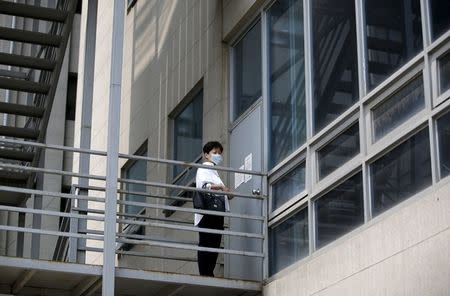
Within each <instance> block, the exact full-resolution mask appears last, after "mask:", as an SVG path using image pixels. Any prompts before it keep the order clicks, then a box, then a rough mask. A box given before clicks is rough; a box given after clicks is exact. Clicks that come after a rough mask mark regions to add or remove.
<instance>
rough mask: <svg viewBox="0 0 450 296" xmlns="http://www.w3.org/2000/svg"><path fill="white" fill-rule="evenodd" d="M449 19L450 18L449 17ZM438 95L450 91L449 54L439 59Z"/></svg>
mask: <svg viewBox="0 0 450 296" xmlns="http://www.w3.org/2000/svg"><path fill="white" fill-rule="evenodd" d="M449 18H450V16H449ZM438 63H439V93H440V94H443V93H444V92H446V91H447V90H449V89H450V52H447V53H446V54H445V55H444V56H443V57H441V58H439V60H438Z"/></svg>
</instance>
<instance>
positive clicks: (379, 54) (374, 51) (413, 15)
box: [365, 0, 423, 89]
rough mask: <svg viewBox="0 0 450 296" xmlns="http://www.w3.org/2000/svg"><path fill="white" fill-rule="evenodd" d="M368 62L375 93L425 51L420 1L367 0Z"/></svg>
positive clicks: (370, 82) (370, 81) (371, 86)
mask: <svg viewBox="0 0 450 296" xmlns="http://www.w3.org/2000/svg"><path fill="white" fill-rule="evenodd" d="M365 5H366V34H367V36H366V37H367V59H368V70H369V76H368V77H369V88H370V89H372V88H374V87H376V86H377V85H378V84H380V83H381V82H382V81H383V80H385V79H386V78H387V77H388V76H389V75H391V74H392V73H394V72H395V71H396V70H397V69H399V68H400V67H401V66H403V65H404V64H405V63H406V62H407V61H409V60H410V59H411V58H412V57H414V56H415V55H416V54H417V53H419V51H421V50H422V49H423V39H422V23H421V15H420V0H399V1H392V0H366V4H365Z"/></svg>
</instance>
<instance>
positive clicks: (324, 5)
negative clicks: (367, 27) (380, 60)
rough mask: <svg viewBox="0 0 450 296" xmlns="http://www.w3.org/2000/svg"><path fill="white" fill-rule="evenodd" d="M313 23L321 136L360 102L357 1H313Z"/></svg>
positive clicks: (316, 106) (317, 123) (316, 120)
mask: <svg viewBox="0 0 450 296" xmlns="http://www.w3.org/2000/svg"><path fill="white" fill-rule="evenodd" d="M312 19H313V29H312V32H313V61H314V63H313V64H314V65H313V69H314V102H313V106H314V128H315V131H316V132H318V131H319V130H321V129H322V128H323V127H324V126H325V125H326V124H328V123H329V122H331V121H332V120H333V119H335V118H336V117H338V116H339V115H340V114H341V113H342V112H344V111H345V110H346V109H348V108H349V107H350V106H351V105H353V104H354V103H355V102H356V101H357V100H358V96H359V91H358V74H357V64H358V61H357V52H356V24H355V1H354V0H341V1H335V0H324V1H312Z"/></svg>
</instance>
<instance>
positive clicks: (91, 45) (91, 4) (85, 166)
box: [69, 0, 98, 263]
mask: <svg viewBox="0 0 450 296" xmlns="http://www.w3.org/2000/svg"><path fill="white" fill-rule="evenodd" d="M86 3H87V5H88V6H87V16H86V34H85V44H84V64H83V68H84V69H83V85H82V89H83V97H82V103H81V104H82V105H81V109H82V112H81V130H80V148H83V149H90V148H91V123H92V101H93V91H94V87H93V83H94V65H95V48H96V35H97V8H98V1H97V0H91V1H88V2H86ZM89 167H90V155H89V154H86V153H80V161H79V172H80V173H81V174H89ZM79 184H80V185H81V187H85V186H88V185H89V180H88V179H84V178H81V179H80V180H79ZM80 194H81V195H87V194H88V191H87V190H84V189H83V190H80ZM77 206H78V207H79V208H81V209H87V208H88V202H87V201H86V200H79V201H78V205H77ZM76 221H78V222H77V223H78V225H77V227H75V226H74V225H72V223H76ZM75 228H77V229H76V231H78V229H86V228H87V222H86V220H82V219H80V220H78V219H71V230H72V229H73V230H74V231H75ZM79 244H81V245H85V244H86V240H85V239H77V238H70V245H71V246H72V247H71V248H70V247H69V250H70V252H69V254H70V255H69V258H70V260H71V262H75V261H76V262H78V263H84V262H85V257H86V255H85V253H86V252H85V251H77V247H76V246H78V245H79ZM72 260H74V261H72Z"/></svg>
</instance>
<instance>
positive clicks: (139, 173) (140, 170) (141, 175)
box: [123, 149, 147, 214]
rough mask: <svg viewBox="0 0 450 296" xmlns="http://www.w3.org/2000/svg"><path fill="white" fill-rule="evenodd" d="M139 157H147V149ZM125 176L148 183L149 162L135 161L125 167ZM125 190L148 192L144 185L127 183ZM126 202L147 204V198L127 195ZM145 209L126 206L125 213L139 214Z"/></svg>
mask: <svg viewBox="0 0 450 296" xmlns="http://www.w3.org/2000/svg"><path fill="white" fill-rule="evenodd" d="M137 155H144V156H146V155H147V149H145V151H143V152H141V153H137ZM123 175H124V177H125V179H130V180H135V181H136V180H139V181H147V161H146V160H136V161H133V162H132V163H131V164H130V165H129V166H128V167H127V165H126V166H125V169H124V172H123ZM125 190H126V191H131V192H146V186H145V185H142V184H132V183H125ZM124 197H125V200H126V201H132V202H146V198H145V196H142V195H137V194H125V195H124ZM143 209H144V207H142V206H130V205H125V213H128V214H138V213H139V212H140V211H141V210H143Z"/></svg>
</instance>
